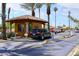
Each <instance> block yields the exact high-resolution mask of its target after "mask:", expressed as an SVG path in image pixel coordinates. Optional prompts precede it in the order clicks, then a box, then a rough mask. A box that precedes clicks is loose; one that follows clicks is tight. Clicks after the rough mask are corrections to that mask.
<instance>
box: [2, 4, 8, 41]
mask: <svg viewBox="0 0 79 59" xmlns="http://www.w3.org/2000/svg"><path fill="white" fill-rule="evenodd" d="M5 13H6V3H2V26H3V31H2V33H3V39H4V40H7V38H6V25H5V19H6V15H5Z"/></svg>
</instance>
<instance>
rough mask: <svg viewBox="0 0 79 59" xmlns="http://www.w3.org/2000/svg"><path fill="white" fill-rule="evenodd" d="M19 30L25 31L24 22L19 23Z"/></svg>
mask: <svg viewBox="0 0 79 59" xmlns="http://www.w3.org/2000/svg"><path fill="white" fill-rule="evenodd" d="M18 31H19V32H23V31H24V25H23V24H18Z"/></svg>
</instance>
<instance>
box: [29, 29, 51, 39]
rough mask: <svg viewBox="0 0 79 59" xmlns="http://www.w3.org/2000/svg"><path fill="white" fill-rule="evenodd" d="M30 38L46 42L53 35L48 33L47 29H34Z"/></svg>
mask: <svg viewBox="0 0 79 59" xmlns="http://www.w3.org/2000/svg"><path fill="white" fill-rule="evenodd" d="M30 36H31V37H32V38H33V39H38V40H39V39H40V40H44V39H49V38H51V33H50V32H48V31H47V30H46V29H32V31H31V32H30Z"/></svg>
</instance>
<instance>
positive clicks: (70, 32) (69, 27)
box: [68, 11, 71, 36]
mask: <svg viewBox="0 0 79 59" xmlns="http://www.w3.org/2000/svg"><path fill="white" fill-rule="evenodd" d="M70 14H71V12H70V11H68V17H69V35H70V36H71V28H70V26H71V25H70Z"/></svg>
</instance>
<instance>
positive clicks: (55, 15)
mask: <svg viewBox="0 0 79 59" xmlns="http://www.w3.org/2000/svg"><path fill="white" fill-rule="evenodd" d="M55 34H56V12H55Z"/></svg>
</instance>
